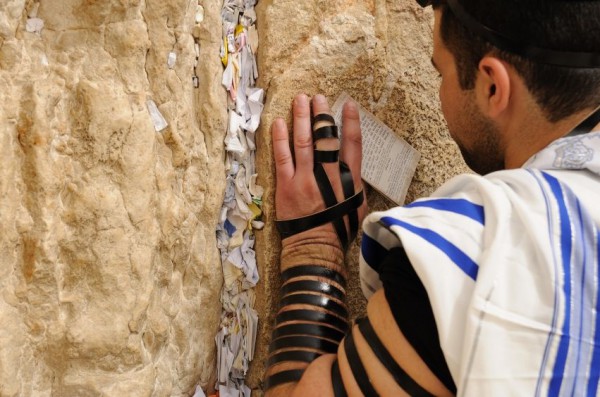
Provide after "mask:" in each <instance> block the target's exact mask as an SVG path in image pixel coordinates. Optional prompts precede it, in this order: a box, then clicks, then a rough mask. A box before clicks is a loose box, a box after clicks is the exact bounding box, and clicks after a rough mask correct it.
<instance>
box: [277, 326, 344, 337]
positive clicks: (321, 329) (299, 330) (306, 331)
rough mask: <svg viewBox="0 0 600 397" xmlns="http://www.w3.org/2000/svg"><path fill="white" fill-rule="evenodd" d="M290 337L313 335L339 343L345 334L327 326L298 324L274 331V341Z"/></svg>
mask: <svg viewBox="0 0 600 397" xmlns="http://www.w3.org/2000/svg"><path fill="white" fill-rule="evenodd" d="M289 335H311V336H316V337H319V338H326V339H330V340H332V341H335V342H339V341H341V340H342V339H343V338H344V333H343V332H342V331H340V330H338V329H335V328H331V327H328V326H327V325H325V324H311V323H296V324H286V325H282V326H280V327H277V328H276V329H275V330H274V331H273V339H277V338H280V337H282V336H289Z"/></svg>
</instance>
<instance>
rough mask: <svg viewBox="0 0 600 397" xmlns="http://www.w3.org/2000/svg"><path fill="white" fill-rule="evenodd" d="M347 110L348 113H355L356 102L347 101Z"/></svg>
mask: <svg viewBox="0 0 600 397" xmlns="http://www.w3.org/2000/svg"><path fill="white" fill-rule="evenodd" d="M346 106H347V109H348V110H350V111H356V110H357V109H358V108H357V107H356V102H354V101H348V102H346Z"/></svg>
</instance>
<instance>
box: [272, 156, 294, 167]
mask: <svg viewBox="0 0 600 397" xmlns="http://www.w3.org/2000/svg"><path fill="white" fill-rule="evenodd" d="M291 162H292V156H291V155H289V154H283V153H278V154H275V164H277V165H278V166H282V165H287V164H290V163H291Z"/></svg>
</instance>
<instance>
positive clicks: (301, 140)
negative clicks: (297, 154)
mask: <svg viewBox="0 0 600 397" xmlns="http://www.w3.org/2000/svg"><path fill="white" fill-rule="evenodd" d="M312 144H313V143H312V137H311V136H310V135H308V136H296V137H295V139H294V145H295V146H296V148H298V149H306V148H312Z"/></svg>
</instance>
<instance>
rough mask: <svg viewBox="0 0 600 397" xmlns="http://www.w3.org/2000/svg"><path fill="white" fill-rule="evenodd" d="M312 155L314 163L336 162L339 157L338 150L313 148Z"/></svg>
mask: <svg viewBox="0 0 600 397" xmlns="http://www.w3.org/2000/svg"><path fill="white" fill-rule="evenodd" d="M313 156H314V162H315V163H337V162H338V160H339V159H340V151H339V150H318V149H315V150H314V151H313Z"/></svg>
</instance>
